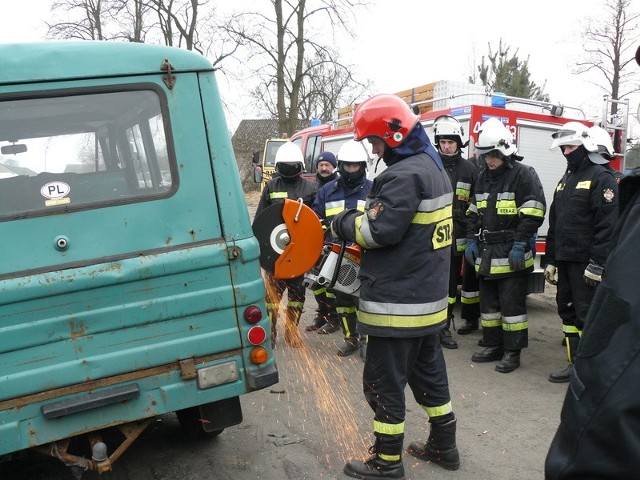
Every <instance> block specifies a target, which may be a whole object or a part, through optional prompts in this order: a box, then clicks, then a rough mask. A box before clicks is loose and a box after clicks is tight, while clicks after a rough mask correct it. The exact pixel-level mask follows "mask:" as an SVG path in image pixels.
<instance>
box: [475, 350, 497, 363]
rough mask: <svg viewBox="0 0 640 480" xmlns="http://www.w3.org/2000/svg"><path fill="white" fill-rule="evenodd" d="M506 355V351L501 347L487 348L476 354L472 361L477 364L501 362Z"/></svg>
mask: <svg viewBox="0 0 640 480" xmlns="http://www.w3.org/2000/svg"><path fill="white" fill-rule="evenodd" d="M503 354H504V349H503V348H502V347H501V346H497V347H485V349H484V350H482V351H481V352H476V353H474V354H473V355H471V361H472V362H476V363H487V362H495V361H496V360H500V359H501V358H502V355H503Z"/></svg>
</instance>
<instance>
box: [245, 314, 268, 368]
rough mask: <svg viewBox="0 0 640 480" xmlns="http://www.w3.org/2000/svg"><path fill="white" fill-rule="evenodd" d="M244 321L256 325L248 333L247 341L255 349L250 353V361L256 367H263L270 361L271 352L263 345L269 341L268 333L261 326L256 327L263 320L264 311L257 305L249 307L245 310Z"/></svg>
mask: <svg viewBox="0 0 640 480" xmlns="http://www.w3.org/2000/svg"><path fill="white" fill-rule="evenodd" d="M244 319H245V321H246V322H247V323H250V324H252V325H254V326H253V327H251V328H250V329H249V332H247V340H248V341H249V343H250V344H251V345H254V347H253V348H252V349H251V352H250V353H249V359H250V360H251V362H252V363H254V364H256V365H261V364H263V363H266V361H267V360H269V352H268V351H267V349H266V348H265V347H263V346H262V344H263V343H264V342H265V341H266V340H267V331H266V330H265V329H264V327H261V326H260V325H255V324H256V323H258V322H259V321H260V320H262V310H260V307H257V306H256V305H249V306H248V307H247V308H245V310H244Z"/></svg>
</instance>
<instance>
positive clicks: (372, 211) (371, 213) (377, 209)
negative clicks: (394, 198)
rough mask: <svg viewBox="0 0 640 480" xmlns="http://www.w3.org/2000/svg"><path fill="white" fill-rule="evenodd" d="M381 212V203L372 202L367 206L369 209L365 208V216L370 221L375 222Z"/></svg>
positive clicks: (382, 207)
mask: <svg viewBox="0 0 640 480" xmlns="http://www.w3.org/2000/svg"><path fill="white" fill-rule="evenodd" d="M382 212H384V205H383V204H382V203H374V204H373V205H371V206H370V207H369V210H367V218H368V219H369V221H370V222H375V221H376V220H377V219H378V218H380V215H382Z"/></svg>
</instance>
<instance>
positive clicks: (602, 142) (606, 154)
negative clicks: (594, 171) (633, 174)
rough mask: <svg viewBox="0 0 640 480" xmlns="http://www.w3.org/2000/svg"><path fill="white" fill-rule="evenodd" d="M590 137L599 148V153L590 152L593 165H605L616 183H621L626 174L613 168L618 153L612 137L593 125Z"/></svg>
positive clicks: (590, 128) (590, 129)
mask: <svg viewBox="0 0 640 480" xmlns="http://www.w3.org/2000/svg"><path fill="white" fill-rule="evenodd" d="M589 136H590V137H591V138H593V141H594V142H595V144H596V145H597V146H598V152H597V153H596V152H589V158H590V159H591V161H592V162H593V163H598V164H600V165H604V167H605V168H606V169H607V170H609V171H610V172H611V173H612V174H613V176H614V177H615V179H616V182H617V183H620V180H622V178H623V177H624V174H623V173H622V172H621V171H619V170H616V169H615V168H613V167H612V166H611V163H610V162H611V160H614V159H615V158H616V151H615V149H614V148H613V141H612V140H611V135H610V134H609V132H607V131H606V130H605V129H604V128H602V127H599V126H598V125H593V126H592V127H589ZM597 155H600V157H602V159H598V157H597Z"/></svg>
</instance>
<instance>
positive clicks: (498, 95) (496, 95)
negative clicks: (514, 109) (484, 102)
mask: <svg viewBox="0 0 640 480" xmlns="http://www.w3.org/2000/svg"><path fill="white" fill-rule="evenodd" d="M491 106H492V107H496V108H506V106H507V97H506V96H505V94H504V93H502V92H493V95H491Z"/></svg>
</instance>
